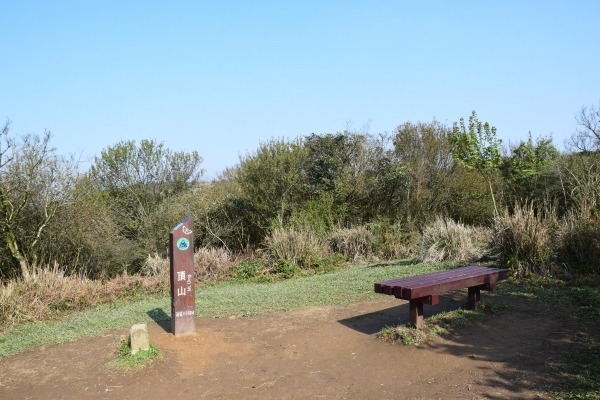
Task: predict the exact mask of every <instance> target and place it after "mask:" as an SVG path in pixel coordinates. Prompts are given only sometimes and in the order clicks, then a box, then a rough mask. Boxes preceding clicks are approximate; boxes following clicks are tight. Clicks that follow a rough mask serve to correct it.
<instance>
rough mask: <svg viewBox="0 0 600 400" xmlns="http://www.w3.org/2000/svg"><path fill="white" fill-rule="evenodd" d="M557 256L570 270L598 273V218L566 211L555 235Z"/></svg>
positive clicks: (599, 252) (599, 261) (599, 254)
mask: <svg viewBox="0 0 600 400" xmlns="http://www.w3.org/2000/svg"><path fill="white" fill-rule="evenodd" d="M556 246H557V249H556V253H557V258H558V261H560V262H562V263H563V264H564V265H566V266H567V268H568V269H569V270H570V271H572V272H577V273H583V274H589V273H592V274H600V220H599V219H598V218H594V217H591V216H586V215H581V214H580V213H579V214H578V213H574V212H570V213H567V214H566V215H565V216H564V217H563V218H562V219H561V224H560V227H559V229H558V235H557V245H556Z"/></svg>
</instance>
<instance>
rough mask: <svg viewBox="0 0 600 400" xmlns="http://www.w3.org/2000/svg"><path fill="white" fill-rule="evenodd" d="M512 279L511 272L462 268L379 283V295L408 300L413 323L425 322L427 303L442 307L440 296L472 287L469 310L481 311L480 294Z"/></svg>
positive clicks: (494, 269) (481, 268) (414, 324)
mask: <svg viewBox="0 0 600 400" xmlns="http://www.w3.org/2000/svg"><path fill="white" fill-rule="evenodd" d="M506 278H508V270H507V269H498V268H486V267H475V266H471V267H462V268H456V269H451V270H448V271H442V272H434V273H432V274H426V275H418V276H409V277H406V278H399V279H392V280H389V281H385V282H378V283H376V284H375V293H384V294H388V295H392V296H395V297H396V298H398V299H403V300H408V301H409V302H410V305H409V314H410V323H411V324H412V325H413V326H418V325H419V324H420V323H421V322H423V304H429V305H435V304H439V302H440V299H439V295H440V294H442V293H446V292H450V291H452V290H457V289H464V288H469V294H468V296H469V301H468V303H467V304H468V308H469V309H471V310H477V309H479V300H480V291H481V290H487V291H492V290H494V289H496V282H497V281H499V280H502V279H506Z"/></svg>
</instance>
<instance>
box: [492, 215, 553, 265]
mask: <svg viewBox="0 0 600 400" xmlns="http://www.w3.org/2000/svg"><path fill="white" fill-rule="evenodd" d="M556 224H557V220H556V216H555V214H554V213H553V211H552V210H550V209H548V208H544V209H540V210H536V208H535V207H534V205H533V204H532V203H530V204H525V205H523V206H521V205H518V204H517V205H515V207H514V211H513V213H512V214H511V213H509V212H508V210H505V211H504V213H502V214H501V215H499V216H497V217H496V218H494V224H493V248H494V250H495V251H496V252H497V254H498V255H499V257H500V261H501V262H502V263H503V264H505V265H506V266H508V267H509V268H510V269H511V270H512V271H513V272H516V273H517V274H518V275H520V276H523V275H527V274H530V273H537V274H541V275H547V274H548V273H549V272H550V270H551V265H550V264H551V263H552V262H553V246H552V244H553V238H552V233H553V230H554V229H555V227H556Z"/></svg>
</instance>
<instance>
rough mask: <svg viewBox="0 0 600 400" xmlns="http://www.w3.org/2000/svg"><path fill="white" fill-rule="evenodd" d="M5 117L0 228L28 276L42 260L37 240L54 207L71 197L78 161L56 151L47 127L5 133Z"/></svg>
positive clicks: (0, 155)
mask: <svg viewBox="0 0 600 400" xmlns="http://www.w3.org/2000/svg"><path fill="white" fill-rule="evenodd" d="M9 131H10V121H6V123H5V124H4V127H3V129H2V131H1V132H0V231H1V233H2V238H3V240H4V242H5V244H6V246H7V248H8V249H9V251H10V254H11V255H12V257H13V258H14V259H15V260H16V261H17V262H18V264H19V266H20V269H21V275H22V276H23V277H24V278H28V277H29V276H30V274H31V273H32V272H33V271H35V268H37V267H38V266H40V265H41V263H42V262H43V261H44V260H43V259H42V257H40V255H39V243H40V239H41V237H42V235H43V233H44V231H45V230H46V229H47V228H48V226H49V224H50V223H51V222H52V220H53V219H54V218H55V216H56V213H57V211H58V210H59V209H60V208H61V207H64V206H65V205H66V204H68V203H69V202H71V201H73V200H74V199H75V198H76V196H77V194H76V192H75V191H74V188H75V182H76V180H77V179H78V172H77V163H76V161H75V160H74V159H73V158H72V157H71V158H65V157H62V156H59V155H56V154H55V149H54V148H52V147H50V146H49V142H50V138H51V137H52V135H51V133H50V132H49V131H45V132H44V135H43V136H41V137H40V136H38V135H34V134H27V135H25V136H23V137H21V139H20V140H18V139H15V138H12V137H10V136H9Z"/></svg>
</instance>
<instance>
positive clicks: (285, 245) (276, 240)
mask: <svg viewBox="0 0 600 400" xmlns="http://www.w3.org/2000/svg"><path fill="white" fill-rule="evenodd" d="M265 253H266V256H267V259H268V260H269V262H271V263H272V264H273V265H275V264H277V263H280V262H284V263H287V264H289V265H290V266H292V267H299V268H302V269H309V268H311V267H312V266H313V265H314V263H315V262H316V261H317V260H319V259H322V258H323V257H325V256H327V254H328V253H329V251H328V248H327V244H326V242H325V240H324V239H323V238H322V237H321V236H319V235H317V234H316V233H314V232H313V231H311V230H310V229H307V228H302V227H301V228H294V227H288V228H275V229H273V231H272V232H271V234H270V235H269V236H268V237H267V238H266V240H265Z"/></svg>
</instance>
